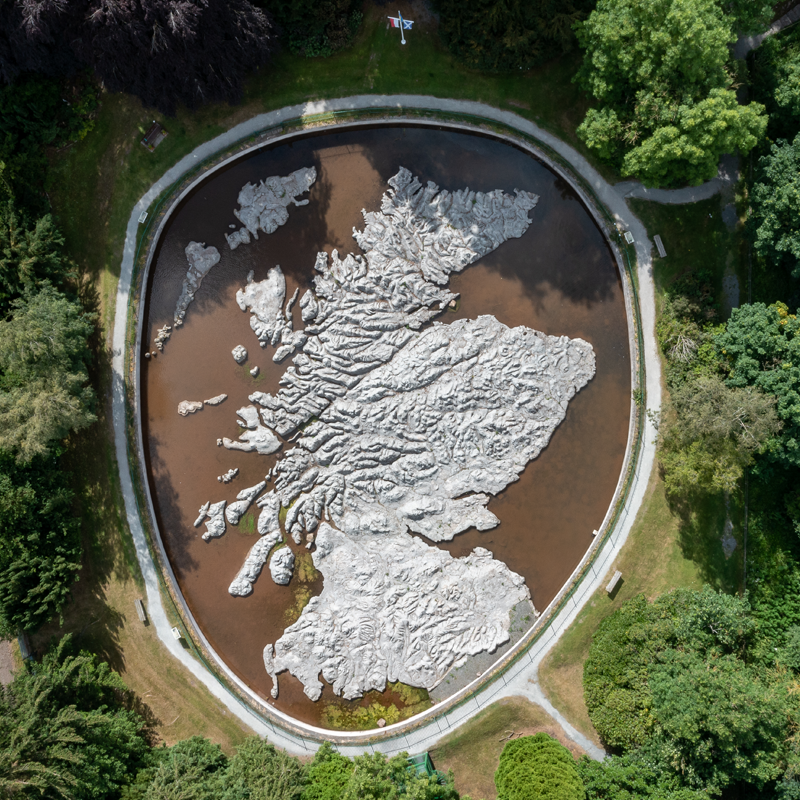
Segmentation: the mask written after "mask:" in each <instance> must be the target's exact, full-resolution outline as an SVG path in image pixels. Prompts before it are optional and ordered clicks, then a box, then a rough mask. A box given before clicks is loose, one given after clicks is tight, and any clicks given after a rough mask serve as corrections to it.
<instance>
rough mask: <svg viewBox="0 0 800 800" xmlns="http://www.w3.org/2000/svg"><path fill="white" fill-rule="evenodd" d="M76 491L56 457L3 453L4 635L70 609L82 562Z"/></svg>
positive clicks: (0, 617) (0, 570) (0, 552)
mask: <svg viewBox="0 0 800 800" xmlns="http://www.w3.org/2000/svg"><path fill="white" fill-rule="evenodd" d="M72 498H73V495H72V492H71V491H70V490H69V488H68V487H67V482H66V476H65V475H64V473H63V471H62V470H61V469H60V467H59V464H58V460H57V458H55V457H52V456H51V457H50V458H48V459H44V458H42V457H36V458H34V459H33V460H32V461H31V462H30V463H28V464H25V465H20V464H18V463H17V462H16V460H15V459H14V457H13V456H12V455H11V454H10V453H7V452H4V451H0V634H2V636H3V637H4V638H9V637H13V636H15V635H16V634H17V632H18V631H19V630H35V629H36V628H38V627H39V626H40V625H42V624H44V623H45V622H47V621H48V620H49V619H51V618H52V617H53V616H54V615H55V614H58V613H59V612H60V611H61V609H62V608H63V607H64V605H65V604H66V602H67V600H68V597H69V591H70V587H71V586H72V584H73V583H74V582H75V580H76V579H77V572H78V570H79V569H80V566H81V564H80V562H81V552H82V549H81V541H80V530H79V521H78V520H77V519H76V518H75V516H74V514H73V512H72Z"/></svg>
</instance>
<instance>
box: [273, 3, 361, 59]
mask: <svg viewBox="0 0 800 800" xmlns="http://www.w3.org/2000/svg"><path fill="white" fill-rule="evenodd" d="M258 5H260V6H262V7H263V8H265V9H266V10H267V11H269V13H270V14H272V15H273V16H274V17H275V21H276V22H277V23H278V25H279V26H280V27H281V29H282V32H283V38H284V39H285V40H286V41H287V43H288V45H289V49H290V50H291V51H292V52H293V53H298V54H300V55H304V56H306V57H307V58H314V57H317V56H329V55H331V54H332V53H335V52H336V51H337V50H341V49H342V48H343V47H347V45H349V44H350V42H351V41H352V39H353V36H354V35H355V33H356V31H357V30H358V27H359V25H360V24H361V20H362V19H363V17H364V15H363V13H362V12H361V10H360V7H361V4H360V3H359V2H357V0H258Z"/></svg>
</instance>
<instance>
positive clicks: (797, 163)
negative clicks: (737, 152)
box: [750, 61, 800, 278]
mask: <svg viewBox="0 0 800 800" xmlns="http://www.w3.org/2000/svg"><path fill="white" fill-rule="evenodd" d="M798 70H799V71H798V78H799V79H800V61H799V62H798ZM798 102H800V97H798ZM798 113H800V106H799V107H798ZM758 167H759V169H758V172H759V177H758V181H757V182H756V183H755V184H754V185H753V192H752V196H751V207H752V210H753V214H752V218H751V220H750V222H751V227H752V229H753V230H754V234H755V250H756V252H757V253H758V254H759V255H760V256H761V257H762V258H764V259H766V260H767V261H769V262H771V263H772V264H775V265H780V264H785V265H786V267H787V268H788V270H789V271H790V272H791V274H792V276H793V277H794V278H800V134H798V135H797V136H796V137H795V139H794V141H792V142H791V143H789V142H786V141H783V140H780V141H778V142H776V143H774V144H773V145H772V146H771V147H770V152H769V153H768V154H767V155H764V156H762V157H761V158H760V159H759V160H758Z"/></svg>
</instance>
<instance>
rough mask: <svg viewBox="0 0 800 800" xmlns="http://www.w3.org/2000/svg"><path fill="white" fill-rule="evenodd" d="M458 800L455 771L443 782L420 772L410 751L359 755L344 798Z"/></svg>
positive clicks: (368, 799)
mask: <svg viewBox="0 0 800 800" xmlns="http://www.w3.org/2000/svg"><path fill="white" fill-rule="evenodd" d="M397 798H409V800H458V792H457V791H456V790H455V787H454V786H453V777H452V775H450V776H448V778H447V780H446V782H445V783H444V784H443V785H442V784H440V783H439V782H438V780H437V778H436V777H435V776H430V777H429V776H426V775H418V774H417V773H416V771H415V770H413V769H412V768H410V767H409V764H408V760H407V754H406V753H401V754H399V755H396V756H392V758H386V756H385V755H384V754H383V753H374V754H372V755H362V756H356V757H355V758H354V759H353V771H352V773H351V774H350V778H349V780H348V781H347V784H346V785H345V789H344V792H343V793H342V795H341V800H396V799H397Z"/></svg>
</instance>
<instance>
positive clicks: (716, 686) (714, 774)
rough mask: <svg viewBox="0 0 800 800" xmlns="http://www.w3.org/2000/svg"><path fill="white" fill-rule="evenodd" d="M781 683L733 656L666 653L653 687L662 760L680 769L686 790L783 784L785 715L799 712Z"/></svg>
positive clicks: (784, 682)
mask: <svg viewBox="0 0 800 800" xmlns="http://www.w3.org/2000/svg"><path fill="white" fill-rule="evenodd" d="M781 677H782V676H777V675H771V674H766V673H764V672H763V671H760V670H757V669H754V668H752V667H750V666H748V665H747V664H746V663H745V662H744V661H742V660H741V659H740V658H738V657H737V656H736V655H734V654H732V653H728V654H723V655H719V656H717V655H712V656H711V657H708V656H706V655H705V654H701V653H698V652H697V651H694V652H693V651H687V650H681V649H677V650H667V651H665V652H664V653H663V654H662V657H661V658H660V659H659V663H658V664H657V665H656V666H655V667H654V669H653V671H652V674H651V676H650V678H649V681H648V683H649V688H650V691H651V692H652V698H653V717H654V719H655V720H656V722H657V724H658V726H659V728H660V732H661V737H663V738H662V743H661V750H662V752H663V757H662V760H663V761H665V762H666V763H672V764H680V765H681V772H682V776H683V779H684V780H685V781H687V782H688V783H689V784H691V785H694V786H698V787H705V788H708V789H710V790H712V791H719V790H721V789H723V788H724V787H726V786H728V785H730V784H736V783H747V784H751V785H755V786H756V787H757V788H758V789H763V788H764V786H765V784H767V783H769V782H771V781H774V780H775V779H777V778H779V777H780V776H781V774H782V773H783V771H784V762H783V756H784V746H785V741H786V738H787V734H788V720H787V716H795V717H796V712H797V709H796V708H792V706H796V703H793V702H791V699H790V693H789V692H790V687H789V682H788V681H787V680H785V678H784V679H781ZM790 709H791V710H790ZM787 711H788V712H789V713H788V714H787Z"/></svg>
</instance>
